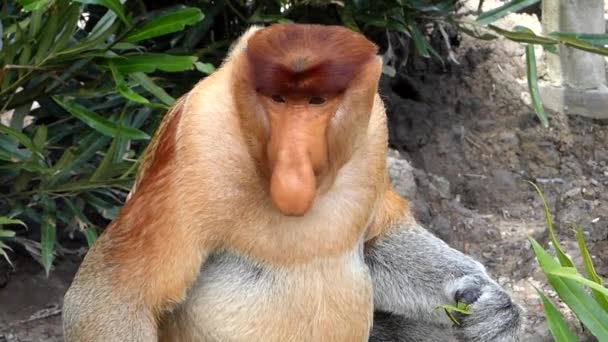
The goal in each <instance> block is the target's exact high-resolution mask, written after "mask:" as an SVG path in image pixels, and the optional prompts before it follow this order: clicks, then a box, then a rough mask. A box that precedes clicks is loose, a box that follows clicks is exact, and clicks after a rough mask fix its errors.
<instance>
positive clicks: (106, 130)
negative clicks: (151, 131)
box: [53, 97, 150, 140]
mask: <svg viewBox="0 0 608 342" xmlns="http://www.w3.org/2000/svg"><path fill="white" fill-rule="evenodd" d="M53 100H55V102H57V104H59V105H60V106H61V107H63V108H64V109H65V110H66V111H68V112H69V113H70V114H72V115H73V116H75V117H77V118H78V119H80V120H81V121H82V122H84V123H85V124H87V125H88V126H89V127H91V128H93V129H94V130H96V131H98V132H99V133H102V134H104V135H107V136H110V137H113V138H115V137H116V136H118V133H119V132H120V134H122V135H123V136H124V137H126V138H129V139H144V140H147V139H150V136H149V135H148V134H146V133H144V132H142V131H140V130H138V129H136V128H131V127H124V126H120V125H119V124H117V123H114V122H112V121H110V120H108V119H106V118H104V117H102V116H100V115H99V114H97V113H95V112H93V111H91V110H89V109H87V108H85V107H83V106H81V105H79V104H77V103H75V102H67V101H62V100H60V99H58V98H56V97H53Z"/></svg>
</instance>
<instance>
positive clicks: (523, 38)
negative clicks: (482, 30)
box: [488, 25, 559, 45]
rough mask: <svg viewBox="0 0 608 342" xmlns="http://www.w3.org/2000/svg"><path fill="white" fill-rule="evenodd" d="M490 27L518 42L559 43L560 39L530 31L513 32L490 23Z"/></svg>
mask: <svg viewBox="0 0 608 342" xmlns="http://www.w3.org/2000/svg"><path fill="white" fill-rule="evenodd" d="M488 28H489V29H491V30H492V31H494V32H496V33H499V34H500V35H502V36H504V37H505V38H507V39H509V40H512V41H514V42H518V43H528V44H548V45H551V44H557V43H559V41H558V40H557V39H555V38H550V37H543V36H538V35H536V34H534V33H530V32H513V31H508V30H504V29H501V28H500V27H497V26H494V25H488Z"/></svg>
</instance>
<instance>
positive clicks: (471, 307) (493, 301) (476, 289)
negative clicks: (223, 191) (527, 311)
mask: <svg viewBox="0 0 608 342" xmlns="http://www.w3.org/2000/svg"><path fill="white" fill-rule="evenodd" d="M447 291H448V294H449V297H451V298H453V299H454V301H455V302H457V303H464V304H468V311H469V312H470V314H468V315H465V314H456V315H455V316H456V320H457V322H458V324H456V327H455V329H454V332H455V335H456V337H457V338H458V340H460V341H480V342H481V341H495V342H511V341H519V336H520V331H519V330H520V327H521V315H522V313H521V309H520V307H519V306H518V305H517V304H515V303H513V301H512V300H511V298H510V296H509V295H508V294H507V293H506V292H505V291H504V290H503V289H502V288H501V287H500V286H499V285H498V284H496V283H495V282H494V281H493V280H492V279H490V278H489V277H488V276H487V275H486V274H485V273H482V274H473V275H466V276H463V277H460V278H458V279H456V280H455V281H454V282H453V283H451V284H450V285H449V286H448V288H447Z"/></svg>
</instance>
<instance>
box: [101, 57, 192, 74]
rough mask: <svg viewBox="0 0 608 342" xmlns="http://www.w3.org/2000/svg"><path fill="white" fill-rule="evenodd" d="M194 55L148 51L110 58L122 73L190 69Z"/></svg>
mask: <svg viewBox="0 0 608 342" xmlns="http://www.w3.org/2000/svg"><path fill="white" fill-rule="evenodd" d="M197 59H198V58H196V57H195V56H174V55H167V54H162V53H150V54H145V55H135V56H128V57H125V58H112V59H111V61H112V62H113V63H114V64H115V65H116V68H117V69H118V71H120V72H121V73H123V74H130V73H134V72H144V73H151V72H154V71H156V70H161V71H167V72H177V71H186V70H191V69H192V67H193V65H194V62H196V60H197Z"/></svg>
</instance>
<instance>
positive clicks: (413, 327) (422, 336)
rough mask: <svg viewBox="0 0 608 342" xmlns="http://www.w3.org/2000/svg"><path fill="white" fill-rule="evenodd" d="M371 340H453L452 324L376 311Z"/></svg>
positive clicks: (377, 341) (443, 341)
mask: <svg viewBox="0 0 608 342" xmlns="http://www.w3.org/2000/svg"><path fill="white" fill-rule="evenodd" d="M369 341H370V342H453V341H456V339H455V338H454V335H453V332H452V331H451V329H450V326H448V325H444V324H438V323H434V322H425V321H416V320H413V319H408V318H406V317H405V316H401V315H395V314H390V313H386V312H375V313H374V325H373V327H372V332H371V335H370V338H369Z"/></svg>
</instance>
